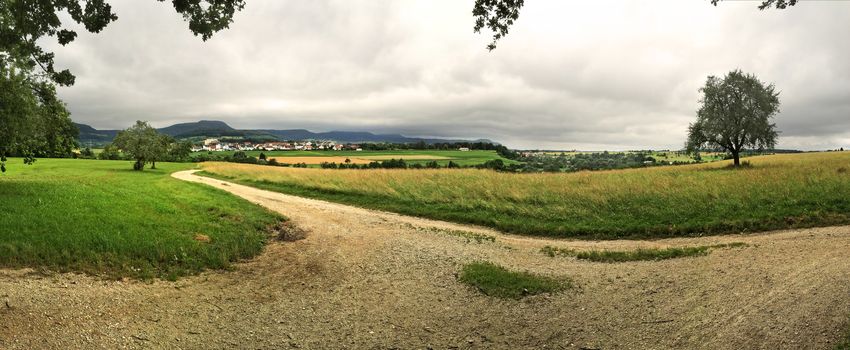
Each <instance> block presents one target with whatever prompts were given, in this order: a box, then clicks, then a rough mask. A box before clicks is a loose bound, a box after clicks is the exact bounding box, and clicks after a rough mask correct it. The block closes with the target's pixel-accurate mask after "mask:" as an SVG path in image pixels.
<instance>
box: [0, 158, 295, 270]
mask: <svg viewBox="0 0 850 350" xmlns="http://www.w3.org/2000/svg"><path fill="white" fill-rule="evenodd" d="M9 165H10V166H9V171H8V172H7V173H6V174H5V175H0V266H2V267H15V268H17V267H36V268H48V269H51V270H59V271H82V272H87V273H92V274H100V275H106V276H110V277H121V276H131V277H139V278H148V277H164V278H176V277H177V276H181V275H187V274H193V273H197V272H199V271H201V270H203V269H207V268H212V269H220V268H227V267H228V266H229V265H230V263H232V262H234V261H236V260H239V259H243V258H249V257H252V256H254V255H256V254H258V253H259V252H260V250H261V249H262V247H263V244H264V241H265V240H266V238H267V233H266V228H267V227H268V226H269V225H272V224H275V223H277V222H278V221H280V220H281V219H282V218H281V217H279V216H277V215H276V214H272V213H271V212H269V211H266V210H265V209H263V208H261V207H259V206H256V205H253V204H250V203H249V202H247V201H244V200H242V199H239V198H237V197H234V196H232V195H230V194H227V193H225V192H223V191H219V190H216V189H213V188H210V187H208V186H204V185H200V184H194V183H188V182H184V181H180V180H177V179H174V178H172V177H171V176H169V174H170V173H171V172H173V171H176V170H183V169H188V168H191V167H194V166H195V165H194V164H169V163H158V164H157V166H158V168H159V169H157V170H149V169H146V170H145V171H143V172H136V171H132V170H131V162H129V161H96V160H73V159H39V160H38V161H36V163H35V165H32V166H26V165H24V164H23V163H22V162H21V161H20V159H12V160H10V163H9ZM196 235H205V236H207V237H209V242H202V241H199V240H196ZM198 238H203V237H198Z"/></svg>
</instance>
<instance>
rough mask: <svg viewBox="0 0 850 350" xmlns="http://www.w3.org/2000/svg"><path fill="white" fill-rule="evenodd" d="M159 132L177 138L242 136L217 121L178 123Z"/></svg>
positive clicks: (242, 134)
mask: <svg viewBox="0 0 850 350" xmlns="http://www.w3.org/2000/svg"><path fill="white" fill-rule="evenodd" d="M159 132H161V133H163V134H166V135H171V136H174V137H177V138H186V137H194V136H211V137H213V136H215V137H221V136H244V134H245V133H244V132H241V131H239V130H236V129H234V128H231V127H230V125H227V123H225V122H221V121H217V120H201V121H199V122H194V123H180V124H174V125H172V126H169V127H165V128H162V129H159Z"/></svg>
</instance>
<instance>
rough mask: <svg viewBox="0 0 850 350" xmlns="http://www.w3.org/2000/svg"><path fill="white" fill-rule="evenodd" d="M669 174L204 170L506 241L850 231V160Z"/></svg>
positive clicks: (691, 168)
mask: <svg viewBox="0 0 850 350" xmlns="http://www.w3.org/2000/svg"><path fill="white" fill-rule="evenodd" d="M747 160H749V161H750V162H751V164H752V167H749V168H743V169H729V168H727V166H728V165H729V162H728V161H723V162H714V163H707V164H699V165H686V166H676V167H653V168H643V169H631V170H617V171H601V172H578V173H561V174H511V173H499V172H493V171H487V170H475V169H460V170H446V169H443V170H368V171H367V170H320V169H289V168H277V167H264V166H253V165H246V164H230V163H207V164H204V165H203V168H204V169H205V171H206V173H207V174H210V175H212V176H218V177H222V178H227V179H231V180H234V181H237V182H240V183H243V184H248V185H252V186H256V187H260V188H264V189H269V190H274V191H279V192H284V193H290V194H296V195H301V196H306V197H314V198H320V199H326V200H331V201H337V202H342V203H348V204H352V205H358V206H363V207H368V208H375V209H381V210H387V211H392V212H398V213H403V214H409V215H417V216H423V217H429V218H436V219H442V220H448V221H456V222H464V223H473V224H480V225H485V226H490V227H494V228H497V229H500V230H504V231H507V232H513V233H520V234H529V235H541V236H555V237H583V238H603V239H610V238H620V237H664V236H683V235H702V234H707V233H730V232H742V231H761V230H770V229H778V228H785V227H807V226H821V225H832V224H845V223H850V201H848V200H847V198H850V170H848V169H850V153H848V152H831V153H806V154H784V155H771V156H759V157H752V158H747Z"/></svg>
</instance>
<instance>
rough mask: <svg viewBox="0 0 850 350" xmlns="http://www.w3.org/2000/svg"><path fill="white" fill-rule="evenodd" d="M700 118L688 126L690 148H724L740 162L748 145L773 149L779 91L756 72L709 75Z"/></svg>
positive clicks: (736, 163)
mask: <svg viewBox="0 0 850 350" xmlns="http://www.w3.org/2000/svg"><path fill="white" fill-rule="evenodd" d="M700 92H701V93H702V94H703V97H702V99H701V100H700V103H701V106H700V108H699V110H698V111H697V121H696V122H694V123H693V124H691V125H690V127H689V128H688V142H687V145H686V146H687V149H688V150H689V151H692V152H694V151H698V150H700V149H723V150H725V151H727V152H729V153H731V154H732V157H733V159H734V164H735V165H736V166H737V165H740V154H741V151H743V150H744V149H772V148H773V147H774V146H775V145H776V139H777V138H778V137H779V133H778V132H777V131H776V124H774V123H771V119H772V118H773V117H774V116H775V115H776V113H779V92H778V91H776V87H774V86H773V84H765V83H763V82H761V81H760V80H759V79H758V78H757V77H756V76H755V75H752V74H745V73H743V72H741V71H740V70H734V71H731V72H729V73H728V74H726V76H725V77H723V78H718V77H715V76H709V77H708V80H707V81H706V83H705V86H703V87H702V88H700Z"/></svg>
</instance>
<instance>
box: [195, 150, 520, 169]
mask: <svg viewBox="0 0 850 350" xmlns="http://www.w3.org/2000/svg"><path fill="white" fill-rule="evenodd" d="M233 153H234V152H233V151H226V152H212V154H213V155H230V154H233ZM245 153H246V154H247V155H248V156H251V157H259V156H260V153H263V154H265V155H266V157H268V158H275V159H277V161H278V162H280V163H300V162H305V163H307V164H312V165H316V164H320V163H322V162H324V161H327V162H337V163H342V162H344V161H345V159H350V160H351V161H352V162H354V163H357V164H365V163H369V162H372V161H381V160H388V159H404V160H405V162H407V163H409V164H416V163H420V164H424V163H427V162H429V161H436V162H437V163H438V164H440V165H441V166H445V165H446V164H448V162H449V161H453V162H455V163H457V164H459V165H463V166H465V165H478V164H482V163H484V162H486V161H488V160H494V159H501V160H502V161H503V162H504V163H505V164H512V163H516V162H515V161H512V160H509V159H506V158H503V157H501V156H499V154H498V153H496V151H485V150H471V151H458V150H450V151H448V150H392V151H365V150H364V151H247V152H245ZM196 154H207V152H198V153H196ZM287 158H292V159H287Z"/></svg>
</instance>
